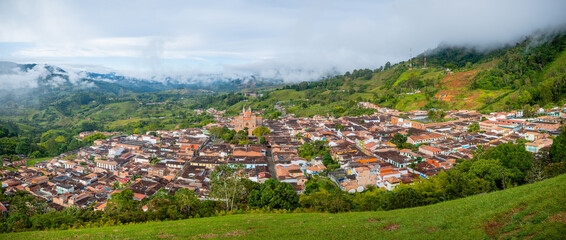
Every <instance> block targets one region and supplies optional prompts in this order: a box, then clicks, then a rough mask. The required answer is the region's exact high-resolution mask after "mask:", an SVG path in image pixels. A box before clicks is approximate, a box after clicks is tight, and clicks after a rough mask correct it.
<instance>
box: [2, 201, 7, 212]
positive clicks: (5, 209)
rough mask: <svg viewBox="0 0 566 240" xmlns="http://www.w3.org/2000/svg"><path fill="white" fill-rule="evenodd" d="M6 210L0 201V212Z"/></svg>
mask: <svg viewBox="0 0 566 240" xmlns="http://www.w3.org/2000/svg"><path fill="white" fill-rule="evenodd" d="M5 212H8V209H7V208H6V207H5V206H4V204H2V203H1V202H0V213H5Z"/></svg>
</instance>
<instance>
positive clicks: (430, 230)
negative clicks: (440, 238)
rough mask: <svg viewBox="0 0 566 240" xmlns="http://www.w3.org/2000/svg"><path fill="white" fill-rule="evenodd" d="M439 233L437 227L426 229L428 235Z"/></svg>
mask: <svg viewBox="0 0 566 240" xmlns="http://www.w3.org/2000/svg"><path fill="white" fill-rule="evenodd" d="M437 231H438V228H435V227H431V228H427V229H426V233H433V232H437Z"/></svg>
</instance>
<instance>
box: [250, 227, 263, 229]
mask: <svg viewBox="0 0 566 240" xmlns="http://www.w3.org/2000/svg"><path fill="white" fill-rule="evenodd" d="M258 228H267V227H249V228H248V229H258Z"/></svg>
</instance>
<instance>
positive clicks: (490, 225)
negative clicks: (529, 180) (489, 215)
mask: <svg viewBox="0 0 566 240" xmlns="http://www.w3.org/2000/svg"><path fill="white" fill-rule="evenodd" d="M526 207H527V205H526V204H521V205H519V206H517V207H516V208H514V209H513V210H512V211H510V212H508V213H505V214H503V215H500V216H499V217H496V218H495V219H494V220H491V221H489V222H487V223H485V224H483V230H484V232H485V234H487V235H488V236H489V237H491V238H493V237H495V236H496V235H498V234H500V233H501V229H502V228H503V227H505V225H507V224H508V223H509V222H511V221H512V218H513V216H515V215H516V214H517V213H519V212H521V211H523V210H524V209H525V208H526Z"/></svg>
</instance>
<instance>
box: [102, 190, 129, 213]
mask: <svg viewBox="0 0 566 240" xmlns="http://www.w3.org/2000/svg"><path fill="white" fill-rule="evenodd" d="M111 197H112V198H110V199H109V200H108V210H109V211H110V212H113V213H121V212H125V211H129V210H133V209H134V207H135V200H134V199H133V197H134V192H132V190H131V189H124V190H122V191H121V192H119V193H114V194H112V196H111Z"/></svg>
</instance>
